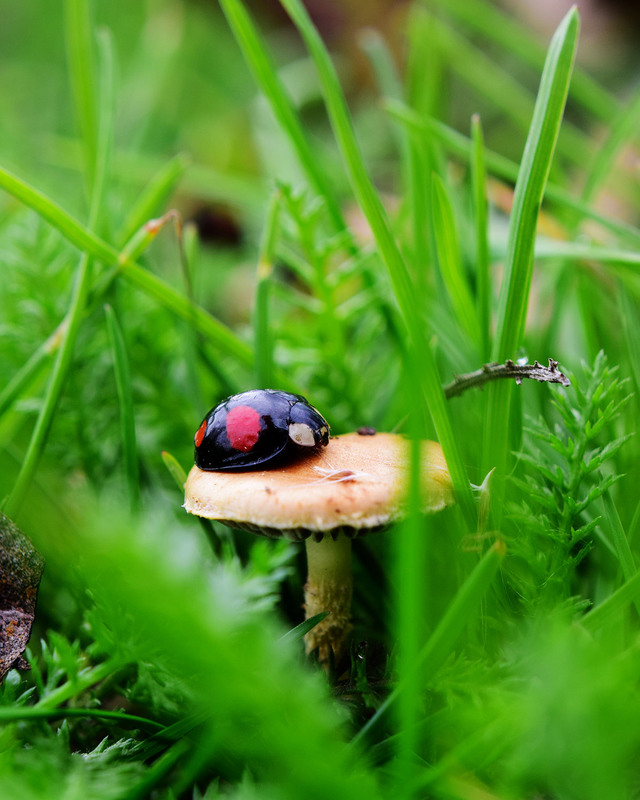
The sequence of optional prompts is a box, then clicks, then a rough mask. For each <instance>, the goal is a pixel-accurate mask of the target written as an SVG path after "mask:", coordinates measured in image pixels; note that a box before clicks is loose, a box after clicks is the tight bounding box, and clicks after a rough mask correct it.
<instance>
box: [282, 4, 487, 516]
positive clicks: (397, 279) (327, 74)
mask: <svg viewBox="0 0 640 800" xmlns="http://www.w3.org/2000/svg"><path fill="white" fill-rule="evenodd" d="M281 2H282V5H283V6H284V8H285V9H286V11H287V13H288V14H289V16H290V17H291V19H292V20H293V22H294V23H295V25H296V27H297V28H298V30H299V31H300V34H301V35H302V38H303V39H304V41H305V44H306V45H307V48H308V50H309V52H310V53H311V56H312V58H313V60H314V63H315V65H316V69H317V70H318V74H319V76H320V82H321V85H322V89H323V94H324V98H325V103H326V106H327V111H328V113H329V118H330V120H331V124H332V128H333V132H334V135H335V137H336V140H337V142H338V146H339V148H340V152H341V154H342V158H343V160H344V163H345V166H346V168H347V171H348V174H349V178H350V181H351V185H352V187H353V191H354V193H355V196H356V199H357V200H358V203H359V205H360V208H361V209H362V211H363V213H364V215H365V217H366V219H367V221H368V223H369V225H370V227H371V231H372V233H373V236H374V238H375V241H376V244H377V246H378V249H379V251H380V254H381V256H382V259H383V261H384V262H385V264H386V266H387V269H388V271H389V275H390V278H391V282H392V285H393V288H394V292H395V295H396V298H397V300H398V304H399V306H400V309H401V311H402V314H403V316H404V320H405V323H406V326H407V330H408V332H409V337H410V341H411V343H412V347H413V350H414V354H415V356H414V357H413V358H411V357H410V362H409V364H408V365H407V369H409V370H412V373H411V374H415V375H416V379H417V381H418V382H419V384H420V388H421V393H422V395H423V397H424V399H425V402H426V405H427V407H428V409H429V412H430V414H431V417H432V420H433V423H434V426H435V429H436V432H437V434H438V438H439V440H440V444H441V445H442V448H443V450H444V453H445V458H446V460H447V464H448V466H449V471H450V473H451V478H452V480H453V483H454V486H455V489H456V495H457V497H458V500H459V502H460V504H461V507H462V510H463V513H464V516H465V519H466V522H467V525H468V526H469V527H470V528H473V527H474V525H475V508H474V503H473V498H472V496H471V490H470V487H469V480H468V477H467V473H466V469H465V466H464V463H463V461H462V457H461V455H460V451H459V448H458V446H457V442H456V439H455V436H454V432H453V429H452V427H451V422H450V419H449V416H448V412H447V407H446V401H445V398H444V394H443V391H442V386H441V384H440V379H439V377H438V372H437V367H436V364H435V359H434V358H433V355H432V353H431V350H430V349H429V346H428V345H427V342H426V338H425V336H424V331H423V325H422V321H421V319H420V316H419V313H418V309H417V304H416V302H415V296H414V294H415V293H414V288H413V285H412V282H411V278H410V276H409V272H408V270H407V267H406V265H405V263H404V260H403V257H402V255H401V253H400V250H399V248H398V245H397V243H396V241H395V238H394V235H393V232H392V230H391V225H390V223H389V219H388V217H387V215H386V212H385V210H384V208H383V206H382V202H381V200H380V197H379V196H378V194H377V192H376V190H375V188H374V186H373V184H372V182H371V179H370V177H369V175H368V173H367V170H366V167H365V164H364V161H363V159H362V155H361V152H360V148H359V146H358V143H357V140H356V136H355V132H354V130H353V126H352V122H351V117H350V115H349V111H348V108H347V103H346V100H345V97H344V94H343V93H342V89H341V87H340V82H339V80H338V76H337V74H336V72H335V69H334V66H333V63H332V62H331V58H330V56H329V54H328V52H327V50H326V48H325V46H324V43H323V42H322V39H321V38H320V36H319V34H318V32H317V30H316V29H315V28H314V26H313V24H312V22H311V20H310V19H309V16H308V14H307V12H306V10H305V9H304V7H303V6H302V4H301V3H300V2H298V0H281Z"/></svg>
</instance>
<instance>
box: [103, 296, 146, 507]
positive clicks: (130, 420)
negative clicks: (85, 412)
mask: <svg viewBox="0 0 640 800" xmlns="http://www.w3.org/2000/svg"><path fill="white" fill-rule="evenodd" d="M104 310H105V315H106V318H107V330H108V332H109V342H110V345H111V350H112V352H113V362H114V368H115V375H116V388H117V391H118V401H119V403H120V428H121V431H122V453H123V458H124V473H125V476H126V481H127V489H128V493H129V505H130V507H131V511H132V513H133V512H136V511H137V510H138V509H139V507H140V484H139V472H138V448H137V445H136V424H135V414H134V410H133V391H132V389H131V374H130V371H129V359H128V356H127V348H126V345H125V342H124V336H123V334H122V329H121V327H120V325H119V323H118V319H117V317H116V314H115V312H114V310H113V308H112V307H111V306H110V305H106V306H105V308H104Z"/></svg>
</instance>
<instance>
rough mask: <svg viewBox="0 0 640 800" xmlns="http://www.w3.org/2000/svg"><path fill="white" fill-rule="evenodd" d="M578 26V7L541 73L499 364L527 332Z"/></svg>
mask: <svg viewBox="0 0 640 800" xmlns="http://www.w3.org/2000/svg"><path fill="white" fill-rule="evenodd" d="M578 24H579V23H578V13H577V11H576V10H575V9H573V10H572V11H570V12H569V13H568V14H567V16H566V17H565V19H564V21H563V22H562V24H561V25H560V27H559V28H558V30H557V31H556V33H555V34H554V37H553V39H552V41H551V45H550V47H549V56H548V59H547V63H546V65H545V68H544V71H543V73H542V79H541V82H540V90H539V93H538V98H537V100H536V107H535V110H534V113H533V119H532V121H531V128H530V130H529V136H528V137H527V143H526V145H525V149H524V154H523V157H522V163H521V165H520V172H519V174H518V182H517V183H516V188H515V194H514V199H513V211H512V213H511V219H510V221H509V237H508V243H507V263H506V272H505V276H504V279H503V284H502V287H501V290H500V299H499V306H498V318H497V330H496V338H495V343H494V348H493V353H492V356H493V359H494V360H495V361H503V360H504V359H506V358H509V357H510V356H512V355H513V354H514V353H515V351H516V349H517V347H518V346H519V344H520V341H521V338H522V332H523V330H524V322H525V316H526V313H527V304H528V300H529V287H530V284H531V273H532V269H533V251H534V244H535V237H536V225H537V220H538V211H539V209H540V206H541V203H542V197H543V195H544V191H545V187H546V183H547V177H548V175H549V170H550V168H551V160H552V158H553V154H554V151H555V146H556V142H557V139H558V133H559V131H560V125H561V123H562V117H563V114H564V107H565V102H566V98H567V92H568V89H569V81H570V79H571V72H572V68H573V60H574V57H575V50H576V44H577V38H578Z"/></svg>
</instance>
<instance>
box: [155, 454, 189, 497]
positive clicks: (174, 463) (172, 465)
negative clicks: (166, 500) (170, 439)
mask: <svg viewBox="0 0 640 800" xmlns="http://www.w3.org/2000/svg"><path fill="white" fill-rule="evenodd" d="M160 455H161V456H162V461H163V462H164V465H165V467H166V468H167V472H168V473H169V475H171V477H172V478H173V480H174V481H175V482H176V486H177V487H178V489H180V491H181V492H182V491H184V485H185V483H186V482H187V473H186V472H185V471H184V469H183V467H182V464H180V462H179V461H178V459H177V458H176V457H175V456H173V455H171V453H168V452H167V451H166V450H163V451H162V453H161V454H160Z"/></svg>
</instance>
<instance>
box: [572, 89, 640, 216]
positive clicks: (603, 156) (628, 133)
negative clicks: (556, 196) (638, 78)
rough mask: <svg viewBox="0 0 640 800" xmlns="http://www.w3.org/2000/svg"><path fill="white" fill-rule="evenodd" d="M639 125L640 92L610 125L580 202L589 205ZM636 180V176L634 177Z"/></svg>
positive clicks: (590, 170)
mask: <svg viewBox="0 0 640 800" xmlns="http://www.w3.org/2000/svg"><path fill="white" fill-rule="evenodd" d="M639 123H640V92H636V95H635V97H634V98H633V99H632V100H631V101H630V102H629V103H627V104H626V105H625V106H624V107H623V108H622V109H621V111H620V113H619V114H618V116H617V118H616V119H614V120H613V122H612V123H611V125H610V127H609V130H608V135H607V139H606V141H605V142H604V144H603V145H602V146H601V147H599V148H598V149H597V151H596V156H595V158H594V159H593V162H592V164H591V167H590V168H589V170H588V174H587V180H586V181H585V185H584V189H583V190H582V200H583V201H584V202H585V203H590V202H591V200H592V199H593V197H594V196H595V194H596V192H597V190H598V189H599V187H600V186H601V185H602V183H603V182H604V181H605V180H606V179H607V177H608V175H609V174H610V172H611V169H612V167H613V165H614V164H615V160H616V158H617V156H618V154H619V153H620V151H621V150H622V148H623V147H624V146H625V145H626V144H627V143H628V142H629V140H630V139H632V138H633V137H635V136H637V133H638V124H639ZM636 178H637V176H636Z"/></svg>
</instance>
